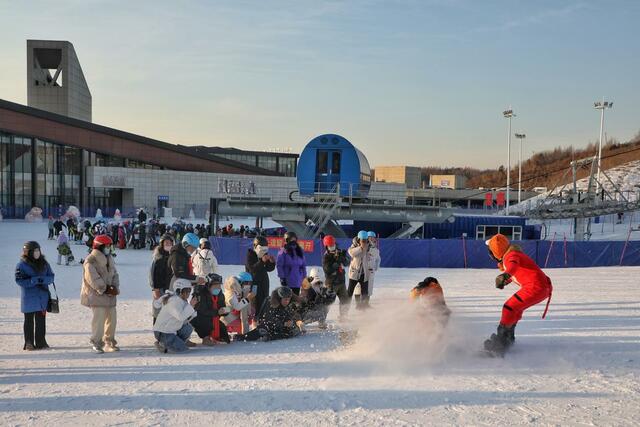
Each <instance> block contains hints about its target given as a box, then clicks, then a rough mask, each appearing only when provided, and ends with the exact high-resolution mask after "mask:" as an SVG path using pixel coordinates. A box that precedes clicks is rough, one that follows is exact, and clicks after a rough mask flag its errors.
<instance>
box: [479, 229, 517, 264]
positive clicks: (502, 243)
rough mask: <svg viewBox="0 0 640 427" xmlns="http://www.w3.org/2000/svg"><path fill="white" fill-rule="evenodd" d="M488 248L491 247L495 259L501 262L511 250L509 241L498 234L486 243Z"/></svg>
mask: <svg viewBox="0 0 640 427" xmlns="http://www.w3.org/2000/svg"><path fill="white" fill-rule="evenodd" d="M485 243H486V244H487V246H489V250H490V251H491V253H492V254H493V256H494V257H496V258H497V259H499V260H501V259H502V258H503V257H504V254H505V253H507V250H508V249H509V245H510V244H511V243H510V242H509V239H507V238H506V236H504V235H502V234H496V235H495V236H493V237H492V238H491V239H489V240H487V241H486V242H485Z"/></svg>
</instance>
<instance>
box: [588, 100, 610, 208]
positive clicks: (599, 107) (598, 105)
mask: <svg viewBox="0 0 640 427" xmlns="http://www.w3.org/2000/svg"><path fill="white" fill-rule="evenodd" d="M612 107H613V102H609V101H605V100H604V96H603V97H602V102H600V101H596V102H594V103H593V108H595V109H596V110H600V143H599V144H598V178H597V182H596V200H597V195H598V193H599V192H600V170H601V167H602V139H603V136H604V110H605V109H607V108H612Z"/></svg>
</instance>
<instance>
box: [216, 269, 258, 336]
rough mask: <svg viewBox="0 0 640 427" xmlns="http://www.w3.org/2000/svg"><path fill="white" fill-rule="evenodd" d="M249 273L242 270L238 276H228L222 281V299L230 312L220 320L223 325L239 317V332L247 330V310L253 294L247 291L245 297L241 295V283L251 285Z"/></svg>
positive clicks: (242, 332)
mask: <svg viewBox="0 0 640 427" xmlns="http://www.w3.org/2000/svg"><path fill="white" fill-rule="evenodd" d="M251 280H252V277H251V274H249V273H247V272H246V271H243V272H242V273H240V274H239V275H238V276H230V277H228V278H227V280H226V281H225V282H224V300H225V303H226V304H227V306H228V307H229V308H230V309H231V312H230V313H229V314H227V315H226V316H225V317H224V319H223V320H222V321H223V322H224V324H225V326H229V324H231V323H232V322H234V321H236V320H237V319H240V324H241V329H240V333H241V334H246V333H248V332H249V310H250V308H251V301H252V300H253V298H254V295H253V294H252V293H251V292H249V293H248V294H247V298H245V297H244V296H243V289H242V284H247V283H248V284H249V287H251ZM241 283H242V284H241Z"/></svg>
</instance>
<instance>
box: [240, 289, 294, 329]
mask: <svg viewBox="0 0 640 427" xmlns="http://www.w3.org/2000/svg"><path fill="white" fill-rule="evenodd" d="M294 296H295V295H294V294H293V291H292V290H291V288H289V287H287V286H280V287H279V288H278V289H276V290H274V291H273V292H272V293H271V301H270V302H269V306H268V307H266V309H265V310H263V312H262V315H261V316H260V321H259V323H258V327H257V328H256V329H254V330H252V331H251V332H249V333H248V334H244V335H242V334H238V335H236V341H258V340H260V341H271V340H279V339H286V338H293V337H296V336H298V335H300V334H302V333H303V332H304V324H303V323H302V320H301V319H300V315H299V314H298V312H297V311H296V309H295V308H294V307H293V304H292V303H291V302H292V299H293V298H294Z"/></svg>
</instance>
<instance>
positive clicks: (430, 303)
mask: <svg viewBox="0 0 640 427" xmlns="http://www.w3.org/2000/svg"><path fill="white" fill-rule="evenodd" d="M409 295H410V297H411V300H412V301H415V302H417V303H419V304H420V306H421V307H423V308H424V309H425V311H424V315H425V316H426V317H428V318H429V319H430V320H433V321H435V322H437V323H438V324H439V325H440V326H441V327H444V326H446V324H447V322H448V321H449V315H450V314H451V310H449V308H448V307H447V303H446V302H445V299H444V292H442V287H441V286H440V283H439V282H438V279H436V278H435V277H427V278H426V279H424V280H423V281H422V282H420V283H418V284H417V285H416V286H415V287H414V288H413V289H411V292H410V294H409Z"/></svg>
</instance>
